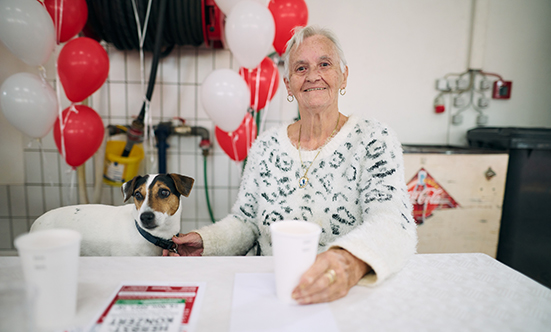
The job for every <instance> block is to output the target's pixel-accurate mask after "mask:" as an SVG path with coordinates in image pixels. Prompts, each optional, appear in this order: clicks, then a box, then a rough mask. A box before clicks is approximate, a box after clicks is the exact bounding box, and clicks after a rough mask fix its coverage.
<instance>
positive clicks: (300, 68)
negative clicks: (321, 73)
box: [297, 66, 306, 72]
mask: <svg viewBox="0 0 551 332" xmlns="http://www.w3.org/2000/svg"><path fill="white" fill-rule="evenodd" d="M305 70H306V67H304V66H300V67H298V68H297V71H298V72H301V71H305Z"/></svg>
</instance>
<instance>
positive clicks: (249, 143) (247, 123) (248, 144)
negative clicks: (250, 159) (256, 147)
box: [245, 116, 254, 156]
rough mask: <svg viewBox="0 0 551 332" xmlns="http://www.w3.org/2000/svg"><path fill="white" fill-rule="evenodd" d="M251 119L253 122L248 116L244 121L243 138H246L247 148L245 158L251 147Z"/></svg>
mask: <svg viewBox="0 0 551 332" xmlns="http://www.w3.org/2000/svg"><path fill="white" fill-rule="evenodd" d="M251 119H253V120H254V118H253V117H250V116H248V117H247V118H246V119H245V136H246V137H247V146H246V148H245V149H246V151H247V154H246V155H247V156H248V155H249V148H250V147H251V142H252V139H253V138H252V137H251V136H252V128H253V125H250V123H251ZM249 127H250V128H251V130H249Z"/></svg>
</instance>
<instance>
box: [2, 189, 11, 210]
mask: <svg viewBox="0 0 551 332" xmlns="http://www.w3.org/2000/svg"><path fill="white" fill-rule="evenodd" d="M8 187H9V186H0V217H9V216H10V210H9V200H8Z"/></svg>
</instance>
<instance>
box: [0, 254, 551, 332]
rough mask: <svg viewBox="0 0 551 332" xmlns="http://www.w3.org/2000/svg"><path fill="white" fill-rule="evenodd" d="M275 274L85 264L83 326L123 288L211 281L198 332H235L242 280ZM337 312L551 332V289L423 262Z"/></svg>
mask: <svg viewBox="0 0 551 332" xmlns="http://www.w3.org/2000/svg"><path fill="white" fill-rule="evenodd" d="M270 272H273V268H272V257H189V258H182V257H180V258H173V257H145V258H143V257H81V258H80V266H79V285H78V287H79V289H78V304H77V306H78V307H77V317H76V318H75V324H76V325H77V326H85V325H86V324H88V323H89V322H90V321H91V320H92V319H93V318H94V316H95V315H96V314H97V313H98V311H99V310H101V309H102V308H103V306H104V305H105V303H106V301H107V299H109V297H110V296H111V295H112V293H113V292H114V291H115V290H116V288H117V287H118V286H119V285H120V283H122V282H129V281H162V282H200V281H204V282H206V284H207V286H206V293H205V297H204V301H203V304H202V307H201V310H200V316H199V321H198V324H197V331H208V332H213V331H228V329H229V324H230V318H231V304H232V293H233V282H234V276H235V273H270ZM21 278H22V271H21V266H20V262H19V258H18V257H0V282H6V281H11V280H18V279H21ZM330 308H331V311H332V313H333V315H334V317H335V320H336V321H337V324H338V326H339V329H340V330H341V331H342V332H346V331H351V332H352V331H353V332H356V331H532V332H533V331H550V330H551V290H550V289H549V288H546V287H544V286H542V285H541V284H539V283H537V282H535V281H533V280H531V279H529V278H528V277H526V276H524V275H522V274H520V273H518V272H516V271H514V270H512V269H510V268H509V267H507V266H505V265H503V264H501V263H499V262H498V261H496V260H494V259H493V258H491V257H489V256H487V255H484V254H431V255H416V256H415V257H414V258H413V259H412V260H411V261H410V262H409V263H408V264H407V266H406V267H405V268H404V269H403V270H402V271H401V272H400V273H398V274H397V275H395V276H393V277H392V278H391V279H389V280H387V281H386V282H385V283H383V284H382V285H380V286H378V287H374V288H372V287H360V286H356V287H354V288H352V289H351V290H350V292H349V294H348V295H347V296H346V297H345V298H343V299H340V300H338V301H335V302H332V303H330Z"/></svg>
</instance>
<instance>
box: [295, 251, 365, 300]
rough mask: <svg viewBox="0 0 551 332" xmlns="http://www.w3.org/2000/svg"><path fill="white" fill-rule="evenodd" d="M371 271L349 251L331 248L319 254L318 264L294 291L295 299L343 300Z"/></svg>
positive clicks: (312, 267)
mask: <svg viewBox="0 0 551 332" xmlns="http://www.w3.org/2000/svg"><path fill="white" fill-rule="evenodd" d="M332 271H334V272H332ZM369 271H371V267H370V266H369V265H367V264H366V263H364V262H363V261H361V260H359V259H358V258H356V256H354V255H352V254H351V253H350V252H348V251H347V250H344V249H337V248H334V249H329V250H327V251H326V252H323V253H321V254H319V255H318V256H317V257H316V261H315V262H314V264H313V265H312V266H311V267H310V268H309V269H308V270H307V271H306V272H305V273H304V274H303V275H302V277H301V278H300V282H299V284H298V286H297V287H296V288H295V290H294V291H293V294H292V296H293V299H295V300H296V301H297V302H298V303H300V304H311V303H320V302H330V301H334V300H337V299H340V298H341V297H344V296H345V295H346V294H348V290H349V289H350V288H352V287H353V286H354V285H356V284H357V283H358V281H359V280H360V279H361V278H362V277H363V276H364V275H365V274H366V273H368V272H369Z"/></svg>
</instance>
